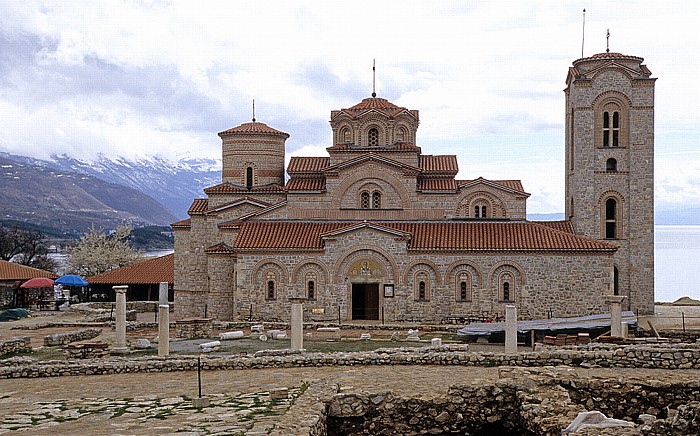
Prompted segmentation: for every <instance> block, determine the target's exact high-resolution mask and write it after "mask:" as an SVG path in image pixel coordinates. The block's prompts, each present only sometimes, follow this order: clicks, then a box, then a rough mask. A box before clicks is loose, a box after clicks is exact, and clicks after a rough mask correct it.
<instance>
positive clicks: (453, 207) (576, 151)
mask: <svg viewBox="0 0 700 436" xmlns="http://www.w3.org/2000/svg"><path fill="white" fill-rule="evenodd" d="M642 61H643V59H641V58H638V57H634V56H626V55H622V54H619V53H602V54H599V55H595V56H592V57H589V58H582V59H578V60H576V61H574V63H573V66H572V67H571V68H570V69H569V74H568V76H567V79H566V82H567V88H566V90H565V94H566V165H567V172H566V201H567V204H566V213H567V216H566V218H567V219H566V220H564V221H555V222H534V221H528V220H527V219H526V206H527V199H528V197H529V194H528V193H527V192H526V191H525V190H524V188H523V186H522V184H521V182H520V181H518V180H486V179H484V178H480V177H479V178H474V179H469V180H459V179H456V178H455V177H456V176H457V173H458V166H457V159H456V156H454V155H431V154H424V153H423V150H422V149H421V147H419V146H418V145H417V130H418V125H419V113H418V111H416V110H410V109H407V108H402V107H399V106H397V105H395V104H393V103H391V102H389V101H387V100H385V99H382V98H378V97H376V96H375V95H374V94H373V96H372V97H370V98H366V99H364V100H362V101H361V102H360V103H358V104H356V105H354V106H351V107H350V108H347V109H341V110H334V111H332V112H331V117H330V126H331V129H332V133H333V135H332V136H333V142H332V145H331V146H330V147H328V148H327V151H328V156H325V157H292V158H291V160H290V162H289V165H288V166H287V169H286V173H287V174H288V176H289V178H288V180H286V181H285V167H284V160H285V141H286V139H287V138H288V137H289V135H288V134H287V133H284V132H281V131H278V130H276V129H274V128H272V127H269V126H267V125H266V124H264V123H261V122H257V121H255V119H254V120H253V122H250V123H244V124H242V125H240V126H237V127H234V128H232V129H229V130H226V131H223V132H220V133H219V136H220V137H221V139H222V157H223V168H222V181H221V183H220V184H218V185H215V186H212V187H209V188H206V189H205V190H204V193H205V194H206V197H204V198H198V199H195V200H194V201H193V203H192V206H191V207H190V209H189V212H188V213H189V215H190V218H188V219H186V220H183V221H180V222H177V223H174V224H173V225H172V227H173V229H174V231H175V277H174V280H175V306H176V316H177V317H178V318H185V317H202V316H205V315H206V316H209V317H213V318H215V319H220V320H240V319H248V317H249V316H250V315H251V314H252V315H253V317H254V319H264V320H276V319H279V320H286V319H288V317H289V311H290V307H291V304H290V298H303V299H304V300H305V302H304V310H305V312H306V316H307V318H309V319H338V318H341V319H342V320H344V321H347V320H379V319H383V320H385V321H386V322H396V321H399V322H400V321H424V322H441V321H444V320H446V319H448V318H450V317H454V316H460V315H468V314H481V315H482V316H483V315H487V316H493V317H495V316H498V315H502V314H503V313H504V309H505V306H506V305H508V304H513V305H515V306H517V307H518V310H519V316H520V317H522V318H544V317H547V316H548V315H553V316H579V315H587V314H594V313H601V312H605V311H607V305H606V303H605V299H606V296H608V295H612V294H618V295H624V296H626V297H627V298H626V303H625V304H626V308H628V309H633V310H638V311H639V312H640V313H648V312H650V311H652V310H653V302H654V288H653V283H654V280H653V264H654V263H653V249H654V247H653V242H654V237H653V230H654V227H653V224H654V221H653V140H654V136H653V133H654V127H653V122H654V121H653V113H654V109H653V108H654V102H653V95H654V94H653V92H654V81H655V79H653V78H651V73H650V71H649V70H648V69H647V68H646V66H645V65H643V64H642Z"/></svg>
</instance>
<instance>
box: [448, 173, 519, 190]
mask: <svg viewBox="0 0 700 436" xmlns="http://www.w3.org/2000/svg"><path fill="white" fill-rule="evenodd" d="M479 180H482V181H485V182H491V183H494V184H496V185H500V186H502V187H504V188H506V189H510V190H513V191H518V192H522V193H523V194H526V192H525V190H524V189H523V184H522V182H521V181H520V180H488V179H484V178H482V177H480V178H478V179H473V180H457V181H456V182H457V185H458V186H460V187H461V186H463V185H467V184H469V183H473V182H477V181H479Z"/></svg>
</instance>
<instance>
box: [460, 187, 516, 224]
mask: <svg viewBox="0 0 700 436" xmlns="http://www.w3.org/2000/svg"><path fill="white" fill-rule="evenodd" d="M479 200H484V201H486V202H487V203H488V204H489V206H490V207H491V216H490V217H489V218H505V217H506V216H507V214H506V207H505V205H504V204H503V200H501V199H500V198H498V197H496V196H494V195H492V194H490V193H488V192H486V191H478V192H475V193H473V194H469V195H465V196H464V197H462V199H460V200H459V201H458V202H457V204H458V206H457V210H456V211H455V212H456V215H457V216H459V217H465V218H466V217H469V216H471V211H472V208H473V205H474V202H476V201H479Z"/></svg>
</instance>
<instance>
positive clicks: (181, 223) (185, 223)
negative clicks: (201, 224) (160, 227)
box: [170, 218, 192, 228]
mask: <svg viewBox="0 0 700 436" xmlns="http://www.w3.org/2000/svg"><path fill="white" fill-rule="evenodd" d="M170 227H173V228H178V227H179V228H187V227H192V220H191V219H190V218H187V219H186V220H182V221H178V222H175V223H172V224H170Z"/></svg>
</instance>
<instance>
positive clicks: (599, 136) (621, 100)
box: [591, 91, 632, 147]
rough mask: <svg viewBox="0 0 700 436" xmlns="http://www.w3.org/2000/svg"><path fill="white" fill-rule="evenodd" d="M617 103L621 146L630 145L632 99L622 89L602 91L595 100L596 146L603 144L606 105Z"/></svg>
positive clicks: (594, 141) (594, 142)
mask: <svg viewBox="0 0 700 436" xmlns="http://www.w3.org/2000/svg"><path fill="white" fill-rule="evenodd" d="M611 103H612V104H615V105H616V106H618V109H619V111H620V119H621V127H620V138H619V144H620V145H619V146H621V147H628V146H629V145H630V107H631V106H632V101H631V100H630V98H629V97H628V96H627V95H626V94H624V93H622V92H620V91H605V92H601V93H600V94H598V96H596V98H595V99H594V100H593V103H592V105H591V108H592V109H593V126H594V130H593V144H594V145H595V146H596V147H601V146H602V145H603V112H605V106H606V105H609V104H611Z"/></svg>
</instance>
